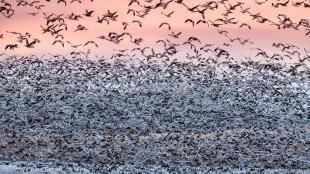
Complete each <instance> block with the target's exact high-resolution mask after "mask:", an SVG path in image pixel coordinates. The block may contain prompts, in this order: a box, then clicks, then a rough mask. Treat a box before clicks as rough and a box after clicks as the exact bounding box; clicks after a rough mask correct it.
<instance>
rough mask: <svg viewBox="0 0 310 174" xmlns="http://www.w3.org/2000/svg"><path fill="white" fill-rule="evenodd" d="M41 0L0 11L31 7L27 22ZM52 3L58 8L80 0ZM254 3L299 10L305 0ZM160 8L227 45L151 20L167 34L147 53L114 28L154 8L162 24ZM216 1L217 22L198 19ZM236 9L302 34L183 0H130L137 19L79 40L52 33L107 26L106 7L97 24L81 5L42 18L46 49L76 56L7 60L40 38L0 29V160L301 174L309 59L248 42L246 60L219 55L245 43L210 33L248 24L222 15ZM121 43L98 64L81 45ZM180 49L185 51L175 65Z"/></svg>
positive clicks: (5, 5)
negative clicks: (183, 13)
mask: <svg viewBox="0 0 310 174" xmlns="http://www.w3.org/2000/svg"><path fill="white" fill-rule="evenodd" d="M51 1H52V0H46V1H37V0H35V1H26V0H16V3H15V2H14V3H13V2H12V1H7V0H0V13H1V14H2V15H3V16H4V17H6V18H13V16H14V14H15V7H16V8H17V7H21V6H26V7H33V8H34V9H36V10H35V12H30V13H27V15H31V16H37V15H39V14H41V11H42V10H44V8H45V6H46V5H47V4H48V3H51ZM55 1H56V2H57V4H58V5H64V6H69V5H70V4H74V3H83V2H85V1H83V0H55ZM90 1H95V0H90ZM255 3H256V4H257V5H262V4H267V3H270V5H271V6H272V7H273V8H283V7H287V6H294V7H300V8H310V1H307V0H304V1H294V2H293V1H290V0H286V1H280V0H279V1H274V2H272V3H271V2H268V1H267V0H262V1H258V0H256V1H255ZM13 4H14V5H13ZM172 4H175V5H180V6H182V7H184V8H185V9H186V10H188V11H190V12H192V13H195V14H199V15H201V19H199V20H195V19H192V18H188V19H185V20H184V23H185V24H186V25H187V24H188V25H192V26H193V27H195V26H196V25H208V26H210V27H215V28H218V29H219V30H218V34H220V35H223V36H225V37H226V38H227V39H228V40H229V42H230V43H224V44H223V45H221V46H218V45H215V44H210V43H205V42H204V41H203V40H201V39H199V38H197V37H194V36H189V37H187V39H186V40H185V41H184V42H181V41H180V36H181V35H182V32H181V31H174V29H173V26H172V25H171V24H169V23H168V22H162V23H161V24H159V25H158V27H159V28H160V29H163V28H166V29H167V30H169V33H168V35H167V37H168V38H167V39H160V40H158V41H156V44H160V45H162V47H163V49H162V50H158V49H156V48H152V47H148V46H142V43H143V42H144V40H145V39H144V38H142V37H135V36H133V35H132V34H131V33H129V32H127V31H126V30H127V29H128V27H129V25H137V27H143V20H139V18H141V19H143V18H146V17H147V15H149V14H150V13H151V12H152V11H154V10H162V11H161V14H162V15H163V16H164V17H166V18H172V17H173V15H174V14H175V12H174V11H171V12H170V11H168V12H167V11H166V10H165V9H167V8H168V6H170V5H172ZM219 6H224V7H225V9H226V11H225V12H224V13H223V14H222V18H219V19H215V20H211V19H207V15H206V14H205V13H206V12H207V11H210V10H212V11H213V10H216V9H218V8H219ZM134 7H136V8H137V9H136V8H134ZM237 10H238V11H241V13H243V14H244V15H248V16H250V17H252V20H253V21H255V22H257V23H269V24H271V25H274V26H275V27H276V28H277V29H288V28H291V29H294V30H300V31H304V32H305V35H306V37H308V36H309V33H310V25H309V21H308V20H307V19H301V20H300V21H293V20H292V19H291V18H290V17H289V16H287V15H285V14H279V15H278V21H272V20H270V19H268V18H266V17H264V16H263V13H256V12H254V11H255V10H254V9H251V8H249V7H246V6H245V4H244V3H243V2H238V3H236V4H231V3H230V2H229V1H228V0H219V1H206V2H204V3H203V4H198V5H195V6H190V5H188V4H187V3H186V2H185V0H170V1H163V0H160V1H156V2H155V0H144V1H142V0H140V1H138V0H131V1H129V4H128V12H127V14H128V15H133V16H134V17H136V18H137V19H135V20H133V21H121V24H122V26H123V28H122V30H124V31H122V32H116V31H115V32H109V33H108V34H106V35H104V34H103V35H99V36H98V38H97V40H88V41H85V42H84V43H79V44H76V43H73V42H72V41H70V40H67V39H66V36H65V35H64V32H65V31H68V30H72V32H82V31H88V30H91V29H90V28H88V27H87V26H85V25H83V24H79V25H78V26H77V27H76V28H73V29H72V28H70V26H69V25H68V23H67V22H66V21H67V20H73V21H79V20H80V19H82V18H89V20H97V23H98V24H103V23H106V24H107V25H109V24H110V23H112V22H117V21H118V17H119V14H118V12H117V11H111V10H107V12H106V13H105V14H103V15H102V16H97V17H96V16H94V13H95V11H94V10H89V9H86V10H85V13H84V14H75V13H71V14H68V15H67V16H66V15H65V14H47V13H45V12H42V14H43V15H44V19H45V21H46V23H45V24H44V25H41V28H42V34H43V35H46V34H49V35H51V36H53V37H54V40H53V42H52V43H51V45H53V46H57V45H59V46H61V47H64V49H65V48H66V47H70V48H73V49H76V50H75V51H72V52H70V53H68V54H67V55H54V54H47V53H46V54H45V55H43V56H42V57H39V56H37V55H30V56H16V55H15V56H12V55H8V53H9V52H10V51H14V50H15V49H18V48H20V47H23V46H24V47H27V48H29V49H33V48H36V46H37V45H39V44H40V43H41V40H42V39H39V38H37V37H34V36H33V34H31V33H30V32H26V33H20V32H16V31H6V32H5V33H2V34H1V33H0V42H1V39H2V40H5V37H6V35H14V36H16V38H17V40H16V42H12V43H7V44H6V46H5V48H4V50H5V51H6V52H3V53H0V110H1V112H0V125H1V127H0V160H1V162H0V163H4V164H7V165H9V164H10V163H11V162H14V161H22V162H23V163H22V164H20V167H21V168H22V169H23V170H25V171H28V172H31V170H32V169H33V167H34V165H37V166H36V167H37V168H44V167H46V166H47V165H48V166H49V167H51V166H52V167H57V166H62V167H63V168H64V170H67V171H68V172H72V173H76V172H81V173H82V171H81V170H80V171H79V169H80V168H86V169H87V170H88V172H89V173H110V172H115V173H122V172H123V173H130V172H133V171H134V172H136V173H138V172H142V173H156V172H157V173H158V172H162V173H173V172H174V173H193V172H198V173H199V172H209V173H212V172H214V173H216V172H221V173H224V172H228V173H229V172H232V171H234V170H238V169H240V170H241V169H243V170H244V171H243V172H244V173H262V172H267V173H271V172H272V171H269V170H272V169H277V170H278V172H281V170H283V171H282V172H288V171H290V172H294V171H295V172H296V171H297V170H303V171H309V170H310V156H309V154H310V141H309V140H310V122H309V119H310V91H309V89H310V67H309V64H310V52H309V50H308V49H306V48H299V47H298V46H296V45H293V44H287V43H279V42H274V43H272V45H271V46H272V47H273V48H274V49H276V50H278V51H279V52H278V53H272V52H270V51H266V50H263V49H262V48H257V47H254V48H252V50H253V51H255V54H254V57H247V56H245V57H244V59H239V58H234V57H233V56H232V55H231V54H230V52H229V51H228V50H227V49H226V47H228V46H230V44H231V43H233V42H237V43H240V44H241V45H255V43H254V41H251V40H250V39H245V38H241V37H236V38H234V37H233V36H232V35H231V34H230V33H229V32H228V31H226V30H224V29H221V26H223V25H238V28H245V29H248V30H252V29H253V28H252V26H251V25H250V24H247V23H242V22H239V21H238V20H237V19H235V18H234V17H232V16H231V15H232V14H233V13H234V12H235V11H237ZM36 11H38V12H36ZM94 18H95V19H94ZM128 38H129V39H130V42H131V43H132V44H133V45H134V46H135V48H132V49H129V48H124V49H115V50H114V51H115V52H114V53H113V54H112V56H110V57H106V56H105V55H97V56H96V59H92V57H91V56H90V54H91V52H92V48H93V47H96V48H97V47H100V43H98V39H99V40H104V41H108V42H112V43H114V44H120V43H121V42H123V41H124V40H127V39H128ZM184 46H188V48H189V49H190V50H191V51H189V52H186V54H185V55H184V58H183V59H182V60H180V59H177V58H176V57H175V56H176V55H177V54H178V53H180V52H182V51H181V50H182V47H184ZM81 47H85V48H86V51H83V50H78V49H79V48H81ZM31 162H35V164H32V163H31ZM27 164H31V165H30V166H28V165H27ZM279 170H280V171H279ZM84 172H85V171H84ZM241 173H242V172H241Z"/></svg>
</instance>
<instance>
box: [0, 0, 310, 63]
mask: <svg viewBox="0 0 310 174" xmlns="http://www.w3.org/2000/svg"><path fill="white" fill-rule="evenodd" d="M55 2H57V5H59V6H62V5H64V6H67V5H68V6H69V5H70V4H75V3H80V4H83V3H84V2H85V3H86V0H84V1H83V0H71V1H68V0H67V1H66V0H58V1H55ZM55 2H54V3H55ZM91 2H92V3H96V2H95V1H91ZM49 3H52V0H49V1H48V0H47V1H38V0H35V1H26V0H16V2H15V3H14V2H12V1H6V0H1V1H0V12H1V14H2V16H3V17H6V18H12V20H14V19H13V18H14V17H13V16H14V14H15V10H16V9H17V8H21V7H33V8H35V10H34V12H28V13H26V15H31V16H34V17H35V16H38V15H43V17H44V19H45V21H46V23H45V24H41V25H40V26H41V30H42V33H41V34H42V35H51V36H52V37H53V38H54V40H53V41H52V42H51V43H50V44H51V45H52V46H60V47H66V48H73V49H82V47H86V49H93V48H100V45H101V43H99V42H100V40H104V41H108V42H112V43H114V44H120V43H121V42H124V41H125V40H126V39H125V38H126V37H128V39H129V40H130V42H131V43H132V44H134V45H136V46H141V44H142V43H143V42H144V41H145V40H147V38H143V37H135V36H134V35H132V34H131V33H129V32H128V31H126V30H128V26H129V25H136V26H137V27H140V28H143V23H144V19H148V18H147V17H148V15H150V14H151V13H152V12H153V11H161V12H160V13H161V14H162V15H163V16H165V17H166V18H172V19H173V17H174V15H176V14H175V11H167V9H168V7H170V6H173V7H174V6H181V7H182V8H184V9H185V10H187V11H189V12H191V13H193V16H194V14H198V15H200V16H201V17H200V19H198V20H197V19H195V18H188V19H184V24H185V25H191V26H192V27H196V26H197V25H207V26H208V27H214V28H217V29H218V33H219V34H221V35H223V36H225V37H226V38H227V39H228V40H227V41H228V42H225V43H223V45H222V47H224V48H226V47H230V46H231V45H232V43H233V42H239V43H240V44H241V45H250V46H251V45H255V43H254V42H253V41H251V40H250V39H248V38H241V37H237V38H233V37H232V36H231V35H230V33H229V32H228V31H227V30H224V29H223V28H222V27H224V26H225V25H229V26H233V25H235V26H237V27H238V28H240V29H248V30H253V28H252V26H251V24H250V23H245V22H242V21H238V19H237V18H236V17H234V14H235V13H239V12H240V13H242V15H244V16H248V17H250V18H251V19H252V21H253V22H255V23H261V24H263V23H264V24H269V25H272V26H275V27H276V28H277V29H289V28H290V29H293V30H299V31H303V32H305V37H309V33H310V23H309V20H308V19H307V18H303V19H300V20H299V21H294V20H293V19H292V18H291V17H290V16H288V15H286V14H278V15H277V18H276V20H271V19H269V18H267V17H266V16H264V14H263V12H256V11H257V10H255V9H253V8H251V7H248V6H246V4H245V3H244V2H236V3H231V2H230V1H228V0H219V1H206V2H204V3H201V4H197V5H194V6H190V5H188V4H187V3H186V2H185V1H184V0H170V1H164V0H160V1H155V0H144V1H142V0H140V1H139V0H131V1H129V3H128V9H127V10H128V11H127V16H131V17H133V18H134V19H133V20H132V21H121V19H119V18H120V12H118V11H112V10H109V9H108V10H107V12H106V13H104V14H102V15H100V16H95V14H96V11H95V10H91V9H85V12H84V13H83V14H76V13H74V12H73V13H70V14H67V15H66V14H55V13H47V12H44V8H46V7H47V6H48V5H49ZM267 3H269V5H270V6H271V7H272V8H285V7H288V6H292V7H295V8H297V7H298V8H309V6H310V5H309V4H310V2H308V1H307V0H304V1H300V2H295V1H294V2H293V1H290V0H287V1H278V2H272V3H270V2H268V1H267V0H262V1H255V4H256V5H258V6H260V5H263V4H265V5H267ZM223 7H224V9H225V10H224V11H223V13H222V14H221V16H222V17H221V18H217V19H208V16H207V15H206V13H208V11H216V10H219V9H220V8H223ZM84 18H86V19H87V20H94V21H95V20H96V22H97V23H98V24H106V25H110V24H111V23H112V22H120V23H121V25H122V27H123V30H124V31H123V32H118V31H114V32H109V33H108V34H107V35H104V34H101V35H98V36H97V40H88V41H85V42H84V43H79V44H75V43H72V41H70V40H68V39H67V38H66V36H65V35H66V34H65V33H66V32H68V31H69V32H70V31H71V32H73V33H76V32H92V31H91V30H92V29H91V28H89V26H86V25H84V24H83V23H80V24H79V25H77V26H76V27H75V28H73V29H72V28H71V26H70V23H69V22H68V21H77V22H78V21H80V20H81V19H84ZM178 20H182V19H178ZM158 28H159V29H167V30H168V31H169V33H168V34H167V36H168V37H171V38H166V39H162V40H167V41H170V40H171V39H176V42H177V41H179V40H180V36H181V35H182V31H174V27H173V24H170V23H168V22H165V21H163V22H162V23H159V24H158ZM9 35H15V36H16V39H17V40H16V41H17V42H16V43H13V42H12V43H7V44H6V45H5V47H4V50H5V51H9V50H12V51H13V50H15V49H17V48H20V47H22V46H24V47H26V48H35V47H36V46H37V45H39V44H40V43H41V40H42V38H38V37H35V36H37V35H38V33H30V32H29V31H28V32H25V33H21V32H16V31H6V32H5V33H0V39H1V40H0V42H1V41H2V42H3V41H5V40H6V38H7V37H9ZM42 37H44V36H42ZM98 39H99V40H98ZM178 44H180V42H177V43H176V45H178ZM176 45H172V46H176ZM188 45H189V46H191V48H192V44H188ZM169 46H170V45H169ZM169 48H170V47H167V48H165V49H169ZM222 49H223V48H222ZM75 52H76V51H75ZM8 53H9V52H8ZM206 54H207V53H204V55H203V56H207V55H206ZM296 54H297V53H296ZM260 55H262V56H264V57H268V56H266V54H260ZM289 56H290V55H289Z"/></svg>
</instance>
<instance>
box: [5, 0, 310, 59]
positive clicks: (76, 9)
mask: <svg viewBox="0 0 310 174" xmlns="http://www.w3.org/2000/svg"><path fill="white" fill-rule="evenodd" d="M33 1H34V0H32V1H31V0H27V1H25V2H27V5H25V6H22V5H19V6H17V2H15V1H13V0H1V1H0V7H1V6H4V2H8V3H10V4H11V5H12V6H11V8H12V9H14V15H12V16H11V17H10V18H7V17H5V12H4V11H2V14H0V35H1V34H3V38H2V39H0V54H1V53H5V54H8V55H31V54H35V55H44V54H48V53H50V54H54V55H55V54H62V55H66V54H69V53H70V52H72V51H86V50H88V49H90V50H91V52H92V53H94V54H96V55H99V56H107V55H110V54H113V53H115V50H116V49H127V48H128V49H133V48H135V47H145V46H149V47H152V48H154V49H155V50H158V51H160V50H163V49H164V48H163V45H162V44H160V43H156V41H157V40H160V39H163V40H165V39H169V40H170V41H171V42H173V43H178V44H180V45H182V43H184V42H185V41H187V39H188V38H189V37H196V38H199V39H200V41H201V42H202V43H201V45H204V44H207V43H210V44H215V45H216V46H217V47H221V48H224V49H226V50H229V52H230V53H231V54H232V55H233V56H235V57H242V56H255V55H256V54H257V51H253V49H254V48H262V49H264V50H265V51H266V52H270V53H274V52H276V51H279V50H277V49H276V48H274V47H272V44H273V43H279V42H281V43H285V44H292V45H296V46H297V47H299V48H300V49H304V48H306V49H310V34H309V35H308V36H306V33H307V30H306V28H305V27H299V28H298V30H296V29H293V28H285V29H283V28H282V29H278V28H277V27H276V26H274V25H271V24H270V23H267V22H266V23H259V22H257V21H255V20H253V19H252V17H251V16H250V15H249V14H248V13H241V8H240V7H236V9H235V10H233V11H232V12H233V13H231V14H230V15H229V16H227V18H235V19H234V20H233V21H238V22H237V24H226V25H221V26H220V27H214V26H212V25H210V24H211V23H210V21H214V20H216V19H224V16H223V15H222V14H223V13H224V12H225V9H226V8H229V6H230V5H231V6H233V5H235V4H237V3H238V2H242V3H244V4H243V5H242V7H243V8H244V9H246V8H249V10H248V11H249V12H250V13H252V14H255V13H260V15H261V16H263V17H264V18H267V19H269V20H271V21H274V22H276V23H279V19H278V18H277V16H278V15H279V14H285V15H286V16H287V17H289V19H290V20H291V21H293V23H295V24H298V22H299V21H300V20H301V19H309V18H310V15H309V10H310V8H305V7H304V6H303V5H301V6H300V7H295V6H293V4H294V2H298V1H293V0H290V1H289V3H288V5H287V7H282V6H279V8H275V7H273V5H272V3H278V2H280V3H281V2H286V1H282V0H274V1H271V0H267V1H266V2H265V0H257V2H264V3H263V4H262V5H258V4H257V3H255V1H250V0H246V1H245V0H239V1H236V0H228V1H226V2H224V3H223V4H222V3H220V1H215V2H217V4H218V6H219V7H218V8H217V9H214V10H211V9H207V10H206V11H205V21H206V22H207V23H209V25H208V24H207V23H206V24H203V23H200V24H198V25H195V26H194V27H192V26H191V24H189V23H185V20H186V19H192V20H194V21H198V20H200V19H202V16H201V14H199V13H193V12H191V11H189V10H188V9H187V8H186V7H185V6H184V5H182V4H178V3H176V2H174V1H173V2H171V3H170V4H169V5H168V7H167V8H166V9H164V8H162V7H159V8H157V9H154V10H151V11H150V13H149V14H148V15H146V16H145V17H144V18H141V17H138V16H133V15H132V14H127V11H128V9H134V10H137V11H139V10H143V7H141V6H139V5H138V4H137V3H132V5H130V6H128V5H129V2H130V1H129V0H117V1H112V0H93V1H91V0H81V3H79V2H78V1H76V2H73V3H70V1H71V0H66V1H67V5H66V6H65V5H64V4H63V3H57V1H58V0H50V2H47V1H46V0H44V1H43V0H41V1H40V2H39V3H35V5H33V6H30V5H29V4H30V3H31V2H33ZM146 1H147V0H140V4H141V5H151V6H153V7H154V6H155V5H156V4H157V3H158V2H160V0H153V1H152V2H150V3H149V2H146ZM163 2H167V1H163ZM207 2H210V1H206V0H183V3H184V4H186V5H187V6H189V7H194V6H196V5H202V4H205V3H207ZM306 3H310V2H308V1H306ZM36 5H44V7H42V8H41V9H39V10H38V9H36V8H35V6H36ZM85 9H88V10H94V13H93V14H92V17H85V16H83V15H82V14H83V13H84V12H85ZM197 9H202V6H198V8H197ZM108 10H110V11H111V12H116V11H117V15H119V16H118V17H117V21H112V22H110V24H107V23H106V22H105V21H104V22H103V23H102V24H99V23H97V22H96V20H97V17H98V16H102V15H103V14H105V13H106V12H107V11H108ZM172 11H174V13H173V14H172V15H171V17H166V16H165V15H163V14H162V13H165V14H168V13H170V12H172ZM32 12H35V13H38V14H37V15H36V16H32V15H29V14H27V13H32ZM43 13H45V14H52V13H54V14H64V16H68V15H69V14H71V13H74V14H77V15H82V17H83V18H82V19H79V20H77V21H73V20H69V19H67V18H65V23H66V24H67V25H68V30H67V31H62V32H61V34H63V35H64V39H63V42H64V43H65V46H64V47H62V46H61V45H60V44H55V45H52V44H53V42H54V41H55V36H52V35H51V34H50V33H43V32H42V28H41V27H40V26H44V27H45V26H46V19H45V18H44V14H43ZM133 20H139V21H141V22H142V25H143V26H142V27H139V26H138V25H137V23H132V21H133ZM122 22H128V23H129V26H128V28H127V29H126V30H123V26H122ZM163 22H168V23H169V24H170V25H171V30H170V31H169V30H168V29H167V27H165V26H163V27H162V28H159V25H160V24H161V23H163ZM217 23H221V22H219V21H218V22H217ZM242 23H246V24H249V25H250V26H251V30H250V29H248V28H246V27H242V28H240V27H239V26H240V25H241V24H242ZM80 24H81V25H83V26H85V27H86V28H87V29H88V30H86V31H77V32H74V31H75V29H76V27H77V26H78V25H80ZM219 30H225V31H227V32H228V33H227V35H228V36H229V37H230V38H238V37H240V38H242V39H249V41H251V42H253V44H246V45H242V44H240V43H238V42H230V40H229V39H228V38H227V37H225V36H224V35H223V34H219V33H218V31H219ZM7 31H14V32H20V33H23V34H24V33H25V32H28V33H30V34H31V38H32V39H33V38H37V39H39V40H40V43H38V44H36V45H35V46H34V48H27V47H25V46H24V45H25V44H24V43H19V42H17V39H16V35H14V34H11V33H8V32H7ZM109 32H117V33H122V32H129V33H131V35H132V36H133V39H134V38H140V37H141V38H143V42H142V43H141V44H140V45H135V44H134V43H132V42H131V39H130V38H128V37H124V40H122V41H121V42H120V44H115V43H112V42H109V41H107V40H102V39H98V38H97V37H98V36H100V35H104V36H107V35H108V33H109ZM171 32H175V33H178V32H182V34H181V35H180V38H177V39H176V38H172V37H171V36H169V35H168V34H170V33H171ZM90 40H92V41H95V42H96V43H97V44H98V45H99V47H98V48H96V47H95V46H93V45H87V46H84V47H82V46H81V47H79V48H72V47H70V44H68V43H67V41H70V42H71V43H73V44H84V43H85V42H87V41H90ZM224 43H229V45H228V46H225V45H223V44H224ZM8 44H18V48H16V49H14V50H9V49H7V50H5V47H6V45H8ZM178 49H179V50H178V51H179V52H180V53H182V54H183V55H185V53H188V52H189V50H190V48H189V46H186V45H185V46H180V47H179V48H178Z"/></svg>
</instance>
